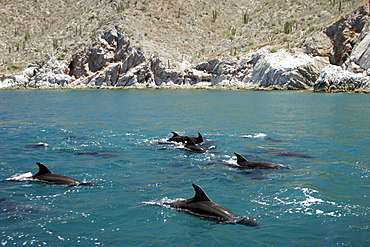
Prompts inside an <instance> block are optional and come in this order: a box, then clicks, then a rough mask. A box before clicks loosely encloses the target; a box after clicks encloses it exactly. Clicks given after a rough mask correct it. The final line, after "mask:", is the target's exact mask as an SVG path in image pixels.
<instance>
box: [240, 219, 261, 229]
mask: <svg viewBox="0 0 370 247" xmlns="http://www.w3.org/2000/svg"><path fill="white" fill-rule="evenodd" d="M236 223H237V224H241V225H245V226H254V227H258V226H260V224H259V223H258V221H257V220H256V219H255V218H253V217H240V219H239V220H238V221H237V222H236Z"/></svg>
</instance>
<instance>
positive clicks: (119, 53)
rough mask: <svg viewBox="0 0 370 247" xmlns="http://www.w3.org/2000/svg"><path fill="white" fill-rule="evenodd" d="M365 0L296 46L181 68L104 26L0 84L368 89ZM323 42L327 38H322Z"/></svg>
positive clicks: (21, 86) (23, 86)
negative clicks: (74, 47) (91, 38)
mask: <svg viewBox="0 0 370 247" xmlns="http://www.w3.org/2000/svg"><path fill="white" fill-rule="evenodd" d="M368 17H369V12H368V11H367V10H366V6H362V7H360V8H358V9H357V10H355V11H353V12H352V13H349V14H348V15H347V16H346V17H344V18H342V19H340V20H338V21H337V22H335V23H333V24H332V25H330V26H329V27H327V28H326V30H324V33H325V34H326V35H327V37H326V39H325V38H324V39H323V38H321V39H317V40H315V37H312V39H310V40H307V39H306V40H304V41H302V43H301V44H300V46H299V47H294V48H291V49H286V50H284V49H280V50H278V51H274V52H272V51H270V50H271V49H270V50H269V49H268V47H262V48H259V49H258V50H255V51H252V52H249V53H247V54H244V55H242V56H240V57H238V58H235V59H233V60H222V59H218V58H217V57H216V58H213V59H211V60H208V61H204V62H201V63H199V64H197V65H195V66H193V65H191V64H190V63H189V62H188V61H186V60H182V61H181V62H180V65H181V66H180V67H179V68H171V64H170V63H169V62H168V63H166V61H163V60H162V59H161V58H160V57H159V56H155V55H153V54H146V53H145V51H143V50H142V48H140V47H136V46H133V45H131V44H130V41H129V40H128V39H127V38H126V37H125V35H124V32H123V31H122V30H121V28H120V27H118V26H114V27H112V26H110V27H105V29H104V30H103V31H102V33H101V35H100V37H99V38H97V39H96V41H95V42H94V43H93V44H92V45H91V46H89V47H86V48H85V49H83V50H82V51H80V52H78V53H76V54H73V55H72V56H71V57H70V58H69V59H65V58H63V57H60V56H54V57H51V58H49V59H48V60H47V61H44V62H43V63H41V64H31V65H30V66H29V67H28V68H27V69H25V70H24V71H23V73H22V74H20V75H16V76H14V77H13V78H2V79H0V89H86V88H111V89H115V88H117V89H118V88H181V89H243V90H307V91H313V92H363V93H370V56H369V55H370V31H369V29H370V23H369V18H368ZM328 42H329V43H328Z"/></svg>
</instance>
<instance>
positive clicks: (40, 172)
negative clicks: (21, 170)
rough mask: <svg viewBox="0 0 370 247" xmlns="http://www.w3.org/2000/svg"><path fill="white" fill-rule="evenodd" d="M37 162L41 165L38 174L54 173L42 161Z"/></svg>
mask: <svg viewBox="0 0 370 247" xmlns="http://www.w3.org/2000/svg"><path fill="white" fill-rule="evenodd" d="M36 164H37V165H38V166H39V172H38V173H37V174H35V176H36V175H42V174H47V173H52V172H51V171H50V170H49V168H47V167H46V166H45V165H44V164H42V163H40V162H36Z"/></svg>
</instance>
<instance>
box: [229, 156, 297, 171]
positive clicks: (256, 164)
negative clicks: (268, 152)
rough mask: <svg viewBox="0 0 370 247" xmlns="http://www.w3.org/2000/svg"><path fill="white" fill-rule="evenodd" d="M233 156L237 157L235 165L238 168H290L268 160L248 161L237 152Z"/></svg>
mask: <svg viewBox="0 0 370 247" xmlns="http://www.w3.org/2000/svg"><path fill="white" fill-rule="evenodd" d="M234 154H235V156H236V158H237V161H236V162H237V163H238V165H237V167H238V168H245V169H283V168H284V169H290V167H287V166H284V165H281V164H275V163H270V162H263V161H248V160H247V159H246V158H244V157H243V156H241V155H240V154H238V153H235V152H234Z"/></svg>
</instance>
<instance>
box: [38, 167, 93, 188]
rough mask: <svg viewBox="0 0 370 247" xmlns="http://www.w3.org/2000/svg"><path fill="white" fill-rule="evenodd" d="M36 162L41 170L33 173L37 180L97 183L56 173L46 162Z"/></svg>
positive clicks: (82, 183)
mask: <svg viewBox="0 0 370 247" xmlns="http://www.w3.org/2000/svg"><path fill="white" fill-rule="evenodd" d="M36 164H37V165H38V166H39V172H38V173H36V174H35V175H33V176H32V178H33V179H35V180H36V181H37V182H40V183H47V184H66V185H70V186H76V185H95V184H94V183H93V182H81V181H78V180H77V179H74V178H70V177H67V176H63V175H58V174H54V173H52V172H51V171H50V170H49V169H48V168H47V167H46V166H45V165H44V164H42V163H40V162H36Z"/></svg>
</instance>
